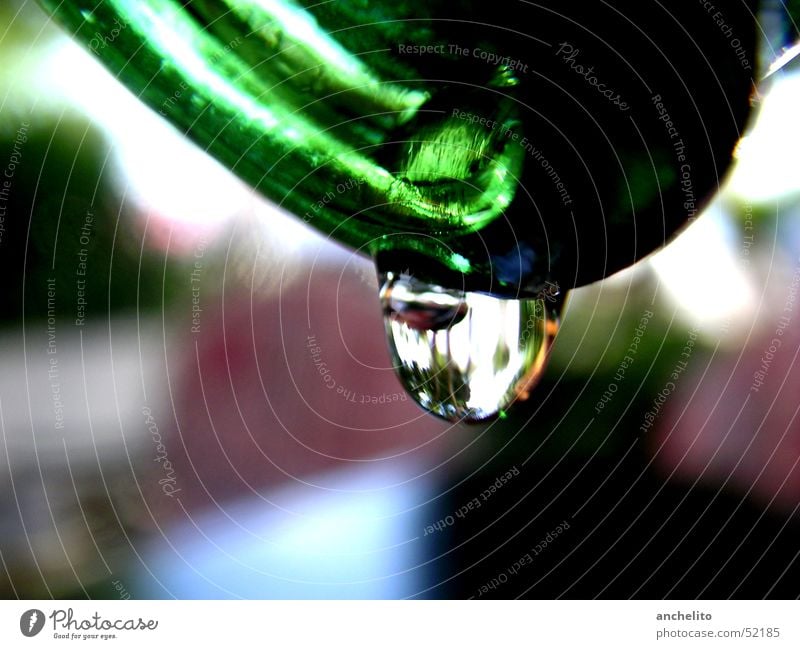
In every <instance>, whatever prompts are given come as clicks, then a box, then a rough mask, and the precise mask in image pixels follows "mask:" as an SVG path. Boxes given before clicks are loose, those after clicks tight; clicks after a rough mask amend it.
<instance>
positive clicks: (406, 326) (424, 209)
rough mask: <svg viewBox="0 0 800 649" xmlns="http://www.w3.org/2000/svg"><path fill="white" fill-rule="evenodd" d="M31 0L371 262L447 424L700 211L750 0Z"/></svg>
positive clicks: (732, 130) (403, 363) (742, 72)
mask: <svg viewBox="0 0 800 649" xmlns="http://www.w3.org/2000/svg"><path fill="white" fill-rule="evenodd" d="M42 3H43V4H44V6H45V7H46V8H47V9H48V10H49V11H51V12H52V14H53V16H54V17H55V18H56V19H57V20H58V21H59V22H60V23H61V24H62V25H64V26H65V28H67V29H68V30H69V31H70V33H71V34H72V35H73V36H74V37H75V38H76V39H78V40H79V41H81V42H82V43H84V44H85V45H86V46H87V47H88V48H89V49H90V50H91V51H92V52H94V53H95V54H96V55H97V56H98V57H99V58H100V59H101V60H102V61H103V62H104V64H105V65H106V66H107V67H108V68H109V69H110V70H111V71H112V72H113V73H114V74H116V75H117V76H118V78H119V79H120V80H121V81H122V82H123V83H124V84H125V85H126V86H128V88H130V89H131V90H132V91H133V92H134V93H135V94H136V95H137V96H139V97H140V98H141V99H142V100H143V101H145V102H146V103H147V104H149V105H150V106H151V107H152V108H153V109H155V110H157V111H158V112H159V113H160V114H161V115H163V116H164V117H165V118H166V119H168V120H169V121H170V122H172V123H173V124H174V125H175V126H176V127H177V128H179V129H180V130H181V131H182V132H184V133H185V134H186V136H187V137H189V138H191V139H192V140H194V141H195V142H196V143H197V144H199V145H200V146H201V147H202V148H204V149H206V150H207V151H208V152H209V153H210V154H211V155H213V156H214V157H216V158H217V159H218V160H220V161H221V162H222V163H224V164H225V165H226V166H227V167H228V168H230V169H231V170H232V171H233V172H234V173H236V174H237V175H238V176H240V177H241V178H242V179H244V180H245V181H247V182H248V183H249V184H251V185H252V186H253V187H255V188H257V189H258V190H259V191H261V192H262V193H263V194H264V195H265V196H267V197H268V198H270V199H272V200H273V201H275V202H277V203H278V204H280V205H282V206H283V207H285V208H287V209H289V210H290V211H291V212H293V213H294V214H296V215H297V216H298V218H301V219H302V220H303V221H305V222H306V223H308V224H309V225H311V226H313V227H315V228H317V229H319V230H322V231H323V232H325V233H328V234H329V235H330V236H331V237H333V238H335V239H336V240H338V241H340V242H342V243H344V244H346V245H349V246H351V247H353V248H356V249H357V250H359V251H362V252H364V253H365V254H370V255H372V256H374V257H375V258H376V261H377V264H378V270H379V273H380V275H381V278H382V281H383V284H384V288H383V291H382V299H383V305H384V309H385V312H386V315H387V331H388V333H389V336H390V347H391V349H392V352H393V355H394V357H395V360H396V362H397V364H398V367H399V372H400V375H401V378H402V379H403V380H404V382H405V383H406V385H407V387H408V388H409V390H410V392H411V393H412V395H414V396H415V397H416V398H417V401H418V402H420V403H421V404H422V405H423V406H424V407H425V408H427V409H428V410H430V411H432V412H435V413H436V414H439V415H441V416H444V417H446V418H448V419H456V420H461V419H467V420H482V419H485V418H488V417H491V416H494V415H496V414H498V413H500V414H501V413H502V412H504V410H505V408H507V406H508V405H510V403H511V402H513V401H514V400H516V399H518V398H520V397H521V396H523V395H524V394H526V392H527V390H528V389H529V387H530V385H531V384H532V382H533V380H532V379H533V378H535V376H538V375H539V374H540V373H541V368H542V367H543V357H544V356H546V351H547V348H548V345H549V343H550V340H551V339H552V334H553V333H554V330H555V326H556V319H555V317H554V316H553V315H552V314H553V311H554V310H553V306H554V305H557V304H558V301H559V300H560V299H561V298H560V297H559V296H563V294H564V292H565V291H566V290H568V289H570V288H572V287H575V286H579V285H582V284H585V283H588V282H592V281H595V280H598V279H601V278H603V277H606V276H608V275H609V274H611V273H613V272H615V271H617V270H619V269H621V268H624V267H626V266H629V265H630V264H632V263H634V262H635V261H637V260H638V259H640V258H642V257H643V256H645V255H647V254H649V253H650V252H652V251H653V250H654V249H656V248H658V247H659V246H661V245H663V244H664V243H665V242H666V241H667V240H668V239H669V238H670V237H671V236H672V235H673V234H674V233H675V231H676V230H677V229H679V228H680V227H681V226H682V225H683V224H685V223H686V222H687V221H690V220H692V219H693V218H694V217H695V216H696V215H697V214H698V213H699V211H700V209H701V208H702V206H703V203H704V201H705V200H707V198H708V197H709V196H711V195H712V194H713V193H714V191H715V190H716V189H717V188H718V187H719V185H720V183H721V182H722V179H723V177H724V174H725V171H726V169H727V168H728V166H729V164H730V159H731V155H732V151H733V149H734V147H735V145H736V142H737V141H738V139H739V137H740V136H741V134H742V131H743V130H744V127H745V124H746V122H747V119H748V115H749V112H750V96H751V93H752V91H753V84H754V78H755V75H756V62H755V50H756V47H755V38H756V22H755V18H754V12H755V9H756V7H755V4H756V3H755V2H754V1H742V0H715V2H714V4H713V5H711V3H703V2H700V3H697V2H687V1H686V0H662V1H660V2H659V1H656V0H652V1H651V0H613V1H611V2H599V1H598V2H587V3H564V2H559V1H556V0H545V1H543V2H538V3H528V2H522V1H520V0H501V1H499V2H492V3H488V2H485V1H479V0H447V1H445V0H428V1H426V2H411V1H407V0H392V1H391V2H390V1H388V0H377V1H372V0H371V1H369V2H367V1H366V0H333V1H331V2H325V3H316V2H311V1H310V0H300V1H298V2H292V1H290V0H192V1H190V2H178V1H176V0H103V1H102V2H99V3H98V2H97V1H96V0H92V1H91V2H90V1H89V0H42ZM476 296H477V297H476ZM481 296H482V297H481ZM486 296H493V297H494V298H496V299H500V300H507V301H508V303H507V304H505V305H504V306H503V309H502V311H503V314H502V315H500V313H499V312H498V313H496V314H495V315H494V316H492V317H494V318H495V319H497V323H496V325H495V333H496V335H495V336H494V337H492V336H489V337H490V338H491V339H492V340H493V342H492V344H490V345H488V347H487V346H486V345H483V346H480V345H475V346H473V348H470V351H469V353H468V354H466V355H465V356H464V358H463V359H462V361H461V362H458V363H455V362H453V359H454V357H455V356H456V354H455V353H454V352H453V350H452V345H453V340H452V338H453V337H454V336H455V337H458V336H456V331H457V330H458V328H459V327H460V328H462V329H464V331H465V333H463V334H460V336H461V337H462V338H463V339H464V341H469V340H472V339H473V338H474V337H475V336H476V333H475V331H476V329H481V330H482V331H484V332H486V331H488V329H487V327H489V326H490V325H487V324H483V325H480V326H479V324H478V323H479V322H482V321H487V322H490V321H492V317H489V318H488V320H487V318H486V317H483V316H482V315H476V313H477V311H481V312H482V313H484V312H487V309H488V311H489V312H491V310H492V309H494V308H495V306H492V307H489V306H488V305H487V304H486V302H485V300H484V299H483V298H484V297H486ZM511 304H513V305H515V306H513V307H511V306H509V305H511ZM500 320H502V322H500ZM509 322H512V323H513V326H512V325H508V323H509ZM506 325H508V326H506ZM526 333H527V338H526V337H525V335H526ZM451 334H452V335H451ZM485 335H486V333H484V336H485ZM459 344H460V346H461V348H462V349H463V348H464V347H469V345H468V343H467V342H462V343H459ZM476 368H479V369H480V371H479V370H478V369H476ZM487 368H491V370H488V369H487ZM484 370H485V376H484V374H483V372H484ZM479 386H480V387H479Z"/></svg>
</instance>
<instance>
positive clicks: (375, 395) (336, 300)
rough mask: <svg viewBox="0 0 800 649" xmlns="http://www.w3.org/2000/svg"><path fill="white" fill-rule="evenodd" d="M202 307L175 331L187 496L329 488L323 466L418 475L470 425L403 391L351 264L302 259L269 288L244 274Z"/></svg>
mask: <svg viewBox="0 0 800 649" xmlns="http://www.w3.org/2000/svg"><path fill="white" fill-rule="evenodd" d="M201 318H202V320H201V324H200V325H199V326H198V327H196V331H195V332H192V330H191V327H190V326H187V330H186V331H185V334H184V335H179V336H178V337H177V338H178V345H179V346H180V347H179V353H178V354H177V356H178V357H179V358H180V361H179V363H178V365H177V367H176V369H177V371H176V373H175V375H174V377H173V379H172V380H171V385H172V393H173V398H174V400H173V405H174V422H175V423H174V428H175V429H174V430H173V431H170V436H169V439H170V447H171V448H170V457H171V459H172V462H173V464H174V466H175V472H176V474H177V475H179V476H180V477H181V485H180V488H181V490H182V493H181V494H180V497H181V501H182V503H183V504H184V505H185V506H188V507H202V506H207V505H211V504H212V503H213V502H217V503H219V502H220V501H223V500H226V499H231V498H236V497H240V496H245V495H249V494H251V493H253V494H255V493H261V492H263V491H264V490H265V489H270V488H273V487H278V486H281V485H286V484H292V483H309V484H312V485H315V486H318V487H321V488H323V489H325V488H326V481H327V480H328V478H327V477H326V476H333V475H335V474H337V473H340V472H341V471H357V470H359V469H369V470H372V471H374V470H376V469H378V470H380V468H381V466H383V467H385V468H386V469H387V476H389V475H391V476H393V477H392V478H391V480H392V481H393V482H396V481H397V480H398V478H397V468H398V467H400V466H402V467H405V469H404V470H405V471H406V475H405V476H404V479H407V480H414V479H415V478H418V477H422V476H424V475H425V474H426V473H427V472H430V471H431V470H432V469H434V468H435V467H437V465H439V464H440V463H442V462H443V461H445V460H446V459H447V458H448V457H449V456H450V455H451V454H452V452H453V442H454V441H457V440H458V438H459V437H460V436H461V434H462V433H463V431H460V430H458V429H456V428H453V427H452V426H449V425H447V424H445V423H444V422H442V421H439V420H437V419H434V418H433V417H430V416H429V415H426V414H425V413H424V412H423V411H422V410H421V409H420V408H419V407H418V406H416V405H415V404H414V403H413V402H412V401H411V400H410V398H409V397H408V396H407V395H406V393H405V392H404V390H403V388H402V386H401V385H400V383H399V382H398V380H397V378H396V377H395V374H394V371H393V369H392V366H391V361H390V358H389V355H388V351H387V346H386V341H385V338H384V333H383V322H382V315H381V309H380V305H379V302H378V297H377V292H376V288H375V286H374V283H373V282H371V281H370V282H368V281H365V280H364V277H363V274H362V275H360V276H359V275H358V274H356V273H354V272H353V271H352V267H350V268H347V267H342V266H340V265H336V264H335V263H324V264H322V265H318V266H316V267H315V268H306V267H304V268H302V269H299V270H297V272H294V273H292V276H291V279H290V280H286V283H283V284H282V285H281V287H280V290H279V291H272V292H267V294H266V295H265V296H263V297H262V296H261V295H259V292H258V291H253V292H251V291H250V290H249V288H248V287H247V286H245V285H243V283H240V284H239V285H236V286H235V288H234V289H233V290H232V291H226V292H225V293H224V296H223V297H221V298H217V299H216V300H215V301H214V303H213V305H209V306H208V307H207V308H206V305H204V311H203V313H202V316H201ZM173 351H175V350H173ZM409 467H412V468H409ZM389 479H390V478H388V477H387V480H389ZM387 486H389V485H388V484H387Z"/></svg>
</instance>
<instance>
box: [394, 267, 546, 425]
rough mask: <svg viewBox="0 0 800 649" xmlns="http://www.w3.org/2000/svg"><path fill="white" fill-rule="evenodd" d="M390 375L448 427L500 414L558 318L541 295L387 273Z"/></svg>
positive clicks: (527, 381) (532, 376) (539, 367)
mask: <svg viewBox="0 0 800 649" xmlns="http://www.w3.org/2000/svg"><path fill="white" fill-rule="evenodd" d="M380 298H381V304H382V306H383V312H384V322H385V326H386V334H387V336H388V339H389V349H390V353H391V355H392V361H393V363H394V366H395V370H396V372H397V374H398V376H399V378H400V380H401V381H402V382H403V385H404V386H405V388H406V390H407V391H408V393H409V394H410V395H411V396H412V398H413V399H414V400H415V401H416V402H417V403H418V404H419V405H420V406H422V407H423V408H425V410H427V411H429V412H431V413H433V414H435V415H438V416H439V417H442V418H444V419H447V420H448V421H454V422H480V421H484V420H487V419H492V418H494V417H497V416H503V415H504V414H505V411H506V410H507V409H508V408H509V406H511V404H513V403H514V402H515V401H519V400H524V399H527V397H528V394H529V391H530V390H531V388H532V387H533V386H534V385H535V384H536V382H537V381H538V380H539V378H540V377H541V375H542V373H543V371H544V368H545V364H546V361H547V355H548V352H549V350H550V346H551V344H552V340H553V337H554V336H555V334H556V331H557V330H558V318H557V316H556V315H555V312H554V311H551V310H550V308H549V305H550V303H548V301H547V300H546V299H544V298H534V299H525V300H511V299H502V298H497V297H492V296H490V295H484V294H480V293H471V292H463V291H458V290H451V289H445V288H442V287H440V286H435V285H431V284H427V283H425V282H421V281H419V280H416V279H414V278H413V277H412V276H410V275H408V274H398V273H391V272H390V273H385V274H384V275H382V287H381V292H380Z"/></svg>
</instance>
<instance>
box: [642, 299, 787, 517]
mask: <svg viewBox="0 0 800 649" xmlns="http://www.w3.org/2000/svg"><path fill="white" fill-rule="evenodd" d="M781 308H782V305H777V308H774V309H773V310H772V312H771V313H772V314H773V316H772V317H771V318H769V321H770V323H771V326H768V327H763V328H762V329H761V330H760V332H759V333H758V334H756V335H754V336H751V337H750V338H749V339H748V341H747V343H746V346H745V347H744V348H743V349H742V350H738V349H737V350H730V351H728V352H726V353H725V354H724V355H721V356H720V355H717V356H716V357H715V358H713V359H709V358H705V359H702V360H701V359H699V358H698V359H697V362H695V363H694V365H695V367H694V369H693V373H692V374H691V375H689V376H687V377H686V378H685V380H684V381H683V382H682V384H681V385H680V386H679V387H678V389H677V390H676V392H675V394H674V395H673V396H672V397H671V398H670V399H669V403H668V404H667V409H666V411H665V413H664V415H663V419H662V422H661V425H660V426H659V428H658V430H657V432H656V434H655V435H654V438H653V439H652V440H651V443H652V445H653V449H654V453H655V459H656V463H657V465H658V466H659V467H660V468H661V469H662V471H664V472H667V473H669V474H674V475H675V476H676V477H678V478H680V479H683V480H685V481H688V482H690V483H693V482H695V481H698V482H701V483H704V484H706V485H708V486H711V487H712V488H719V489H723V488H733V489H735V490H737V491H738V492H740V493H741V494H743V495H745V496H746V497H748V498H750V499H753V500H755V501H757V502H760V503H762V505H764V506H766V507H775V508H779V509H783V510H788V511H792V510H796V509H797V508H798V507H800V417H798V410H800V400H798V395H800V364H798V363H797V359H798V353H800V321H798V320H797V319H796V318H795V319H790V321H789V322H790V323H789V325H788V326H786V327H785V328H784V329H782V333H780V334H778V333H776V331H777V329H776V323H779V320H778V319H779V318H780V317H781V315H785V314H782V313H781ZM795 315H796V314H795ZM776 340H777V341H778V343H777V345H776V343H775V341H776ZM770 350H772V351H770ZM765 362H766V364H765ZM765 367H766V368H767V369H766V371H764V368H765Z"/></svg>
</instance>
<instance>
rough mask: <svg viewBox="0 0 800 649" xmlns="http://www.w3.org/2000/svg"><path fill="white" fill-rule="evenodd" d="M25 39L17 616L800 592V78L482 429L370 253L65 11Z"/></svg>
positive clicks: (20, 95)
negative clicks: (678, 221) (409, 337)
mask: <svg viewBox="0 0 800 649" xmlns="http://www.w3.org/2000/svg"><path fill="white" fill-rule="evenodd" d="M0 35H2V36H0V70H2V72H0V98H1V101H0V168H2V172H0V173H2V174H3V175H2V176H0V270H2V278H3V286H2V291H3V293H2V295H3V300H2V301H1V302H0V433H2V444H1V445H0V481H1V482H2V488H0V559H2V569H1V570H0V594H2V596H3V597H5V598H14V597H22V598H51V597H52V598H124V599H128V598H328V597H331V598H407V597H416V598H441V597H450V598H462V597H475V598H496V597H499V598H513V597H533V598H553V597H581V598H588V597H615V598H621V597H648V598H661V597H682V598H683V597H686V598H693V597H714V598H723V597H747V598H756V597H758V598H760V597H793V598H794V597H797V596H799V595H800V585H798V584H800V565H799V564H798V555H800V520H799V519H798V507H799V506H800V466H798V464H800V419H798V408H800V399H798V394H800V363H797V362H796V361H797V356H798V352H800V304H798V300H800V298H798V287H799V286H800V171H799V170H798V163H797V159H798V158H797V156H798V151H800V121H799V120H798V108H797V107H798V106H800V66H798V65H796V64H794V65H793V64H792V63H789V64H788V65H787V66H785V67H784V69H783V70H782V71H781V72H779V73H776V74H775V75H773V77H772V78H771V83H770V84H767V85H765V86H764V88H763V93H762V96H761V97H760V98H758V103H759V104H760V111H759V113H758V116H757V119H756V120H755V121H754V123H753V125H752V128H751V131H750V132H749V133H748V134H747V135H746V137H745V138H744V139H743V140H742V141H741V143H740V145H739V148H738V150H737V163H736V166H735V168H734V170H733V172H732V173H731V174H730V176H729V178H728V182H727V184H726V186H725V187H724V190H723V191H722V192H721V193H720V194H719V195H718V196H717V197H716V198H715V199H714V201H713V202H712V203H711V204H710V206H709V207H708V208H707V209H706V210H705V212H704V213H703V214H702V216H700V217H699V218H698V219H697V220H696V221H695V222H694V223H692V224H691V225H690V227H688V228H687V229H686V230H685V231H684V232H683V233H682V234H681V235H680V236H679V237H678V238H677V239H676V240H675V241H674V243H672V244H671V245H670V246H669V247H667V248H666V249H664V250H663V251H661V252H659V253H657V254H655V255H653V256H651V257H650V258H648V259H647V260H645V261H644V262H642V263H640V264H637V265H636V266H635V267H633V268H630V269H628V270H626V271H624V272H622V273H620V274H617V275H616V276H614V277H612V278H609V279H608V280H606V281H604V282H602V283H599V284H595V285H592V286H588V287H584V288H581V289H578V290H575V291H573V292H572V293H571V296H570V298H569V301H568V304H567V307H566V309H565V312H564V315H563V322H562V327H561V330H560V332H559V334H558V338H557V341H556V345H555V348H554V350H553V355H552V359H551V363H550V366H549V369H548V370H547V373H546V375H545V377H544V380H543V381H542V382H541V384H540V385H539V386H538V388H537V389H536V390H535V391H534V393H533V394H532V396H531V399H530V400H529V401H527V402H526V403H524V404H521V405H519V406H518V407H517V408H516V409H514V410H512V412H511V413H510V415H509V417H508V418H506V419H503V420H500V421H498V422H496V423H492V424H490V425H485V426H482V427H465V426H458V425H450V424H446V423H445V422H442V421H439V420H437V419H434V418H433V417H431V416H429V415H426V414H425V413H423V412H422V411H421V410H420V409H418V408H417V407H416V406H415V405H414V404H413V403H411V401H410V400H409V399H408V398H407V397H406V395H405V393H404V391H403V389H402V387H401V385H400V384H399V382H398V381H397V380H396V378H395V376H394V372H393V371H392V369H391V363H390V360H389V357H388V353H387V350H386V343H385V339H384V333H383V324H382V318H381V311H380V306H379V303H378V297H377V292H378V285H377V280H376V278H375V273H374V269H373V266H372V263H371V261H369V260H368V259H365V258H363V257H360V256H357V255H355V254H354V253H351V252H350V251H348V250H345V249H344V248H342V247H340V246H338V245H337V244H335V243H333V242H331V241H330V240H328V239H325V238H323V237H321V236H319V235H317V234H315V233H314V232H313V231H311V230H310V229H308V228H306V227H305V226H303V225H302V224H301V223H300V222H299V221H298V220H296V219H294V218H292V217H290V216H289V215H287V214H285V213H283V212H281V211H280V210H279V209H277V208H276V207H274V206H273V205H271V204H269V203H268V202H266V201H264V200H263V199H261V198H260V197H259V196H258V195H254V194H253V193H252V191H251V190H249V188H248V187H246V186H245V185H243V184H242V183H240V182H239V181H238V180H236V179H235V178H234V177H233V176H232V175H230V174H229V173H228V172H227V171H226V170H225V169H224V168H222V167H221V166H219V165H218V164H216V163H215V162H214V161H213V160H211V159H210V158H209V157H207V156H206V155H205V154H204V153H203V152H202V151H200V150H199V149H197V148H195V147H194V146H193V145H191V144H190V143H188V142H187V141H185V140H184V139H183V138H182V137H181V136H180V134H179V133H177V132H176V131H175V130H173V129H172V128H171V127H170V126H169V125H168V124H167V123H166V122H164V121H163V120H162V119H161V118H160V117H159V116H158V115H157V114H156V113H155V112H153V111H150V110H149V109H147V108H146V107H144V106H143V105H142V104H140V103H138V102H137V100H136V99H135V98H134V97H133V96H132V95H130V94H129V93H128V92H127V91H126V90H125V89H124V88H123V87H122V86H121V85H120V84H118V83H117V82H116V81H115V79H114V78H113V77H112V76H111V75H109V74H108V73H107V72H105V70H104V69H103V68H102V67H101V66H100V64H99V63H97V62H95V60H94V59H93V58H92V57H91V56H90V55H89V54H88V53H87V52H85V51H84V50H83V49H81V48H80V47H79V46H78V45H77V44H75V43H73V42H72V41H71V40H70V39H69V38H68V37H67V36H66V35H65V34H64V33H62V32H61V31H60V30H59V29H58V28H56V27H55V26H54V25H52V24H51V23H50V22H49V21H48V20H47V18H46V16H45V15H44V13H43V12H42V11H41V10H40V9H39V8H38V7H37V6H36V5H35V4H33V3H31V2H20V1H18V0H13V1H10V2H9V1H7V2H4V3H3V4H2V5H0ZM795 68H797V70H795Z"/></svg>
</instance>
